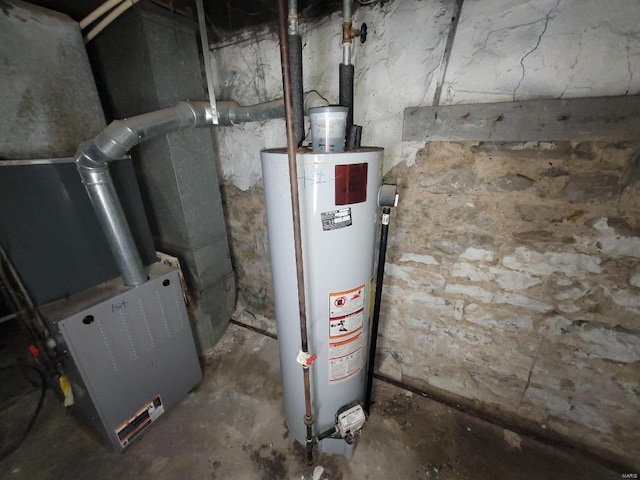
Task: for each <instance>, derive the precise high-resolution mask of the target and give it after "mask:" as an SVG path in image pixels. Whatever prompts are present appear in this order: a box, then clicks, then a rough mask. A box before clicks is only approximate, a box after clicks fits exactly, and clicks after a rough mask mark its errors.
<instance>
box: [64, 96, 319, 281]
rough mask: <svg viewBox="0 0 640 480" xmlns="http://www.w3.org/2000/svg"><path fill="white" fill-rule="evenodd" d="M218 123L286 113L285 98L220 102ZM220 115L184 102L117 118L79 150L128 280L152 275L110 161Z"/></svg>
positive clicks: (311, 99) (307, 100) (309, 99)
mask: <svg viewBox="0 0 640 480" xmlns="http://www.w3.org/2000/svg"><path fill="white" fill-rule="evenodd" d="M323 102H324V104H326V100H324V98H323V97H321V96H320V95H319V94H318V92H316V91H311V92H309V93H307V94H306V95H305V96H304V101H303V103H304V105H305V108H307V109H308V108H310V107H313V106H317V105H321V104H323ZM217 108H218V115H219V121H218V125H222V126H223V125H236V124H238V123H244V122H255V121H262V120H269V119H272V118H282V117H284V116H285V102H284V100H283V99H278V100H273V101H271V102H265V103H260V104H257V105H249V106H241V105H239V104H238V102H235V101H232V100H230V101H219V102H217ZM212 125H215V123H214V115H213V111H212V109H211V105H210V103H209V102H204V101H202V102H180V103H178V104H177V105H176V106H174V107H171V108H164V109H162V110H157V111H155V112H150V113H145V114H142V115H137V116H135V117H130V118H127V119H125V120H115V121H113V122H112V123H110V124H109V125H108V126H107V127H106V128H105V129H104V130H103V131H102V132H100V133H99V134H98V135H97V136H96V137H95V138H93V139H91V140H89V141H86V142H84V143H82V144H81V145H80V146H79V147H78V152H77V153H76V160H75V161H76V165H77V168H78V172H79V173H80V177H81V178H82V182H83V183H84V185H85V188H86V190H87V193H88V194H89V198H90V199H91V203H92V204H93V208H94V209H95V211H96V214H97V216H98V220H99V222H100V225H101V226H102V229H103V231H104V233H105V236H106V238H107V243H108V244H109V248H110V249H111V251H112V253H113V256H114V258H115V261H116V265H117V267H118V271H119V272H120V275H121V276H122V278H123V280H124V283H125V285H130V286H135V285H140V284H142V283H144V282H145V281H146V280H147V275H146V273H145V270H144V266H143V265H142V260H141V259H140V254H139V253H138V249H137V248H136V245H135V242H134V240H133V235H132V234H131V229H130V228H129V224H128V223H127V220H126V217H125V215H124V211H123V210H122V205H121V204H120V199H119V197H118V194H117V192H116V190H115V187H114V185H113V180H112V178H111V174H110V172H109V162H110V161H111V160H115V159H118V158H122V157H123V156H124V155H125V154H126V153H127V152H128V151H129V150H130V149H131V148H132V147H134V146H135V145H138V144H139V143H142V142H144V141H146V140H149V139H151V138H154V137H158V136H160V135H164V134H166V133H169V132H172V131H174V130H177V129H180V128H194V127H205V126H212Z"/></svg>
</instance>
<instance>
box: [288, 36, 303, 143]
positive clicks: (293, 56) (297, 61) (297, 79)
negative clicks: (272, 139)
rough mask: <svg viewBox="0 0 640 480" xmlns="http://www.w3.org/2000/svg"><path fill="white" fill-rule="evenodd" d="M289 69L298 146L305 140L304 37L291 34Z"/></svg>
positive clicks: (294, 127)
mask: <svg viewBox="0 0 640 480" xmlns="http://www.w3.org/2000/svg"><path fill="white" fill-rule="evenodd" d="M289 68H290V69H291V103H292V107H293V129H294V133H295V139H296V146H297V147H299V146H300V145H301V144H302V141H303V140H304V100H303V96H304V95H303V91H304V90H303V85H302V37H301V36H300V34H298V33H296V34H295V35H291V33H289Z"/></svg>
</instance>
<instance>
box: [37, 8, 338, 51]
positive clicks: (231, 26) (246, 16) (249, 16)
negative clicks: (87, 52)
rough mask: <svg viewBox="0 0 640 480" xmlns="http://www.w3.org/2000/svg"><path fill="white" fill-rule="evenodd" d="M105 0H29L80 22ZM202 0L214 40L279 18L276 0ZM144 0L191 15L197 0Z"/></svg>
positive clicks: (314, 13) (316, 11)
mask: <svg viewBox="0 0 640 480" xmlns="http://www.w3.org/2000/svg"><path fill="white" fill-rule="evenodd" d="M104 1H105V0H30V3H34V4H36V5H40V6H42V7H46V8H49V9H51V10H56V11H58V12H61V13H65V14H67V15H69V16H70V17H71V18H73V19H74V20H76V21H78V22H79V21H80V20H82V19H83V18H84V17H86V16H87V15H88V14H89V13H91V12H92V11H93V10H94V9H96V8H97V7H99V6H100V5H101V4H102V3H104ZM203 2H204V8H205V13H206V16H207V21H208V26H209V30H210V36H211V38H210V40H212V41H215V40H216V39H220V38H223V37H226V36H228V35H230V34H233V33H235V32H238V31H240V30H244V29H246V28H249V27H254V26H258V25H268V24H273V23H275V22H276V21H277V16H278V3H277V1H276V0H203ZM141 3H147V4H155V5H159V6H161V7H163V8H166V9H167V10H170V11H172V12H174V13H176V14H179V15H182V16H185V17H188V18H194V17H195V11H196V4H195V0H142V2H141ZM285 3H286V2H285ZM298 8H299V10H300V12H301V16H302V17H304V18H314V17H320V16H323V15H327V14H329V13H332V12H334V11H338V10H341V9H342V0H298Z"/></svg>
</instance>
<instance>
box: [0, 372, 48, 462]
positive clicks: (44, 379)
mask: <svg viewBox="0 0 640 480" xmlns="http://www.w3.org/2000/svg"><path fill="white" fill-rule="evenodd" d="M13 367H22V365H13ZM28 367H29V368H31V369H32V370H35V371H36V372H37V373H38V375H39V376H40V382H41V383H40V399H39V400H38V405H37V406H36V409H35V411H34V412H33V415H32V416H31V420H29V424H28V425H27V428H26V429H25V431H24V433H23V434H22V437H21V438H20V440H18V441H17V442H16V443H15V444H13V445H11V446H10V447H8V448H6V449H5V450H3V451H1V452H0V462H1V461H2V460H4V459H5V458H7V457H8V456H9V455H11V454H12V453H13V452H15V451H16V450H17V449H18V448H19V447H20V445H22V443H23V442H24V441H25V439H26V438H27V436H28V435H29V433H30V432H31V430H32V429H33V426H34V425H35V423H36V420H37V419H38V415H40V411H41V410H42V406H43V405H44V399H45V397H46V396H47V377H46V376H45V374H44V372H43V371H42V370H40V369H39V368H37V367H35V366H33V365H28ZM4 368H11V367H4Z"/></svg>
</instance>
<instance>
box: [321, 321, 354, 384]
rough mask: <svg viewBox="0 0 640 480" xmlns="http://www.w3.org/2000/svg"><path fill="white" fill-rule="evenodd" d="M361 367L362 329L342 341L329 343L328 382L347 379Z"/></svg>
mask: <svg viewBox="0 0 640 480" xmlns="http://www.w3.org/2000/svg"><path fill="white" fill-rule="evenodd" d="M361 369H362V330H361V331H360V333H359V334H358V335H355V336H354V337H351V338H349V339H347V340H344V341H342V342H335V343H329V383H338V382H342V381H344V380H347V379H348V378H349V377H352V376H353V375H355V374H356V373H358V372H359V371H360V370H361Z"/></svg>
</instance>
